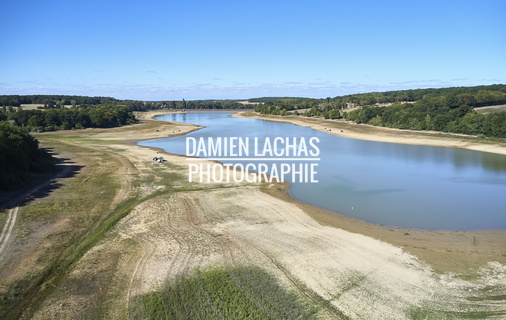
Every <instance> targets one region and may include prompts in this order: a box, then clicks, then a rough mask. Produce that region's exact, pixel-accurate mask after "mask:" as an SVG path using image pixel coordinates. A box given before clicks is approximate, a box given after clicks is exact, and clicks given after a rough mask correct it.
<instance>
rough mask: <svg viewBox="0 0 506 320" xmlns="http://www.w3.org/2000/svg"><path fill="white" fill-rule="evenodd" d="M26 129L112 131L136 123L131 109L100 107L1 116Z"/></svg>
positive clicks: (109, 106) (30, 111) (20, 111)
mask: <svg viewBox="0 0 506 320" xmlns="http://www.w3.org/2000/svg"><path fill="white" fill-rule="evenodd" d="M2 120H6V121H9V122H10V123H11V124H14V125H17V126H21V127H24V128H27V129H28V130H29V131H38V132H44V131H55V130H69V129H83V128H110V127H118V126H122V125H126V124H131V123H134V122H135V116H134V114H133V113H132V111H130V109H129V108H128V107H125V106H116V105H106V104H99V105H96V106H90V107H76V108H59V109H47V110H44V111H43V110H18V111H16V112H7V113H0V121H2Z"/></svg>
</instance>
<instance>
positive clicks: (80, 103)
mask: <svg viewBox="0 0 506 320" xmlns="http://www.w3.org/2000/svg"><path fill="white" fill-rule="evenodd" d="M22 104H40V105H41V106H40V109H62V108H64V107H65V106H72V107H88V106H94V105H99V104H107V105H120V106H126V107H128V108H130V110H132V111H148V110H161V109H175V110H182V109H248V108H250V107H249V106H248V105H244V104H242V103H239V102H237V101H235V100H190V101H186V100H185V99H182V100H177V101H176V100H166V101H139V100H120V99H115V98H111V97H87V96H70V95H0V107H1V106H4V107H20V106H21V105H22Z"/></svg>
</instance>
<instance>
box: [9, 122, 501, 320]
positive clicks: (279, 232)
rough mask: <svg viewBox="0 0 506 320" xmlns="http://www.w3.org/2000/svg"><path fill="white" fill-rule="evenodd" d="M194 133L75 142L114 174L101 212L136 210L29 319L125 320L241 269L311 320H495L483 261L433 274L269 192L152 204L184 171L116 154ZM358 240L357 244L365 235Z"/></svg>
mask: <svg viewBox="0 0 506 320" xmlns="http://www.w3.org/2000/svg"><path fill="white" fill-rule="evenodd" d="M194 129H195V128H194V127H191V126H186V125H169V124H166V123H161V122H158V121H145V122H144V123H143V124H141V125H136V126H132V127H126V128H117V129H112V130H88V131H85V132H83V135H88V140H86V143H87V147H92V148H95V149H94V150H99V151H103V152H107V153H108V154H110V155H111V157H113V158H114V159H116V161H117V163H118V165H119V168H118V169H117V173H118V176H119V179H118V183H119V188H118V191H117V192H116V196H115V197H114V198H113V200H112V203H111V208H112V207H114V205H115V204H117V203H121V202H122V201H125V200H127V199H129V198H131V197H133V196H141V197H147V198H146V200H145V201H143V202H141V203H139V204H138V205H136V206H135V207H134V209H133V210H132V211H131V212H130V213H129V214H128V215H127V216H126V217H125V218H123V219H122V220H120V221H119V222H118V223H117V224H116V225H115V227H114V228H113V229H112V230H110V231H109V233H108V234H107V236H106V237H105V238H104V239H103V240H102V241H100V242H99V243H98V244H97V245H95V246H94V247H93V248H92V249H90V250H89V251H88V252H87V253H86V254H85V255H84V256H83V257H82V258H81V259H80V260H79V261H78V262H77V263H76V264H75V265H74V266H73V268H72V269H71V270H69V271H68V274H67V275H66V276H65V278H64V279H63V280H62V281H60V283H59V284H58V286H57V287H56V288H54V290H53V291H52V292H51V294H50V295H48V296H47V298H46V299H45V300H44V301H43V302H42V304H41V305H40V307H39V308H38V310H37V312H36V313H35V316H34V318H35V319H52V318H55V319H90V318H106V319H126V318H128V317H129V315H130V314H131V313H132V309H134V308H136V305H135V303H134V302H135V300H136V299H137V297H139V296H140V295H142V294H145V293H148V292H151V291H153V290H156V289H159V288H161V287H162V286H163V285H164V284H165V283H166V281H167V280H170V279H174V278H176V277H179V276H184V275H187V274H190V273H192V272H193V271H194V270H196V269H199V268H200V269H203V268H204V269H205V268H208V267H216V266H226V267H234V266H244V265H247V266H258V267H261V268H263V269H266V270H267V271H268V272H270V273H271V274H272V275H274V276H275V277H276V279H278V280H279V281H280V283H281V284H282V285H283V286H285V287H286V288H288V289H289V290H292V291H294V292H298V294H299V295H300V296H301V297H303V298H304V299H305V300H307V301H310V302H311V303H313V304H315V305H316V306H317V308H318V309H317V310H319V311H318V313H317V316H318V317H319V318H322V319H340V318H345V317H349V318H351V319H410V318H426V317H428V318H432V319H440V318H446V317H449V318H455V317H457V318H458V317H459V316H461V317H466V315H470V314H471V315H480V313H481V312H483V314H486V315H491V314H493V313H496V312H499V313H501V314H503V315H504V312H505V310H506V306H505V304H504V298H502V299H488V298H487V297H499V298H501V297H503V295H504V294H505V291H506V267H505V266H504V265H503V264H502V263H499V262H495V261H494V259H489V258H490V256H487V259H486V260H483V263H482V264H481V268H480V269H479V270H474V272H473V273H474V277H473V278H472V279H469V280H464V279H462V278H461V277H458V276H457V275H455V274H452V273H436V272H434V271H433V270H432V268H431V266H429V265H428V264H426V263H425V262H424V261H423V260H419V259H418V258H416V257H415V256H413V255H410V254H408V253H407V252H405V251H403V250H402V249H401V248H399V247H396V246H394V245H391V244H389V243H387V242H384V241H380V240H377V239H374V238H372V237H369V236H367V235H363V234H359V233H353V232H349V231H346V230H344V229H342V228H336V227H333V226H331V225H330V223H327V224H326V225H324V224H322V223H320V222H318V221H321V220H315V219H313V218H312V216H311V215H310V214H311V212H310V211H311V209H310V208H309V207H308V206H301V205H300V204H298V203H296V202H294V201H290V200H287V199H286V198H284V197H286V193H284V192H283V188H284V186H282V185H277V184H271V185H264V186H262V185H252V184H235V185H234V184H227V185H220V184H206V185H202V184H201V185H199V184H193V185H190V186H189V187H188V188H186V189H181V190H179V189H177V187H178V186H176V187H175V190H176V191H175V192H171V193H163V194H161V195H158V196H156V195H155V193H156V192H158V191H159V190H163V188H164V187H165V185H164V181H163V180H160V179H159V178H160V177H162V176H164V175H165V174H172V173H180V174H182V175H183V176H186V175H187V171H186V170H187V164H188V161H187V160H186V159H185V158H184V157H180V156H174V155H167V154H164V157H165V158H166V159H167V160H168V162H167V163H164V164H159V163H156V162H154V161H152V160H151V159H152V157H153V156H154V155H155V154H156V153H157V152H159V151H155V150H151V149H148V148H143V147H140V146H137V145H134V144H131V143H127V144H124V143H118V142H120V141H118V140H123V141H132V140H135V139H138V140H140V139H143V138H155V137H162V136H167V135H176V134H182V133H183V132H188V131H191V130H194ZM83 141H84V140H83ZM83 143H85V142H83ZM177 184H181V185H184V184H185V182H181V181H179V182H177ZM64 187H65V186H63V188H64ZM278 193H282V194H284V195H281V196H279V195H277V194H278ZM273 195H277V196H273ZM22 213H23V212H22V210H20V214H22ZM338 220H339V218H338ZM346 223H348V224H349V223H352V224H353V222H349V221H347V222H346ZM333 224H334V225H335V223H333ZM359 229H360V228H359ZM360 230H362V231H363V233H365V234H367V232H368V230H369V227H361V229H360ZM429 249H430V248H429ZM478 249H479V248H477V249H476V250H478ZM10 254H11V255H15V254H16V253H15V252H11V253H10ZM466 254H467V253H466ZM492 256H493V255H492ZM488 261H490V262H488ZM33 263H35V262H33ZM27 267H29V266H27Z"/></svg>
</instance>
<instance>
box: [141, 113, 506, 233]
mask: <svg viewBox="0 0 506 320" xmlns="http://www.w3.org/2000/svg"><path fill="white" fill-rule="evenodd" d="M159 119H161V120H167V121H176V122H185V123H192V124H198V125H202V126H206V128H204V129H201V130H198V131H195V132H193V133H190V134H189V135H188V136H193V137H196V138H198V137H231V136H241V137H250V139H253V138H255V137H259V138H265V137H271V138H272V139H273V138H274V137H278V136H280V137H306V139H307V140H308V139H309V138H310V137H318V138H319V139H320V142H319V143H318V147H319V148H320V156H319V157H320V161H319V162H318V163H319V165H318V168H317V171H318V174H317V179H318V180H319V182H318V183H316V184H311V183H293V184H292V187H291V188H290V190H289V193H290V194H291V195H292V196H293V197H294V198H296V199H298V200H301V201H304V202H306V203H309V204H312V205H315V206H318V207H321V208H325V209H329V210H331V211H334V212H338V213H341V214H344V215H347V216H350V217H354V218H358V219H362V220H365V221H368V222H371V223H375V224H380V225H387V226H399V227H408V228H421V229H443V230H471V229H506V156H501V155H495V154H490V153H484V152H476V151H469V150H462V149H453V148H441V147H430V146H413V145H402V144H392V143H382V142H371V141H363V140H355V139H348V138H343V137H338V136H333V135H329V134H325V133H323V132H320V131H317V130H313V129H309V128H305V127H300V126H296V125H292V124H288V123H278V122H270V121H263V120H256V119H243V118H232V117H230V114H224V113H189V114H171V115H164V116H162V117H159ZM139 144H140V145H143V146H154V147H159V148H163V149H164V150H166V151H167V152H170V153H176V154H185V151H186V138H185V137H173V138H165V139H156V140H150V141H144V142H141V143H139Z"/></svg>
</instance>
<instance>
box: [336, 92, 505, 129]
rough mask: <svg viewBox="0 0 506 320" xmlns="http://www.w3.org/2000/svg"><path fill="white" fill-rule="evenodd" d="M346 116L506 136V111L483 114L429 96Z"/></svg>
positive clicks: (373, 122) (397, 125) (392, 125)
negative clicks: (432, 100)
mask: <svg viewBox="0 0 506 320" xmlns="http://www.w3.org/2000/svg"><path fill="white" fill-rule="evenodd" d="M344 116H345V118H346V119H347V120H351V121H354V122H356V123H367V124H371V125H375V126H383V127H390V128H398V129H410V130H435V131H443V132H453V133H463V134H470V135H484V136H487V137H500V138H506V112H498V113H491V114H488V115H483V114H480V113H478V112H476V111H474V109H473V108H472V107H470V106H468V105H461V106H455V107H449V106H440V107H432V106H431V105H430V104H428V103H426V100H420V101H418V102H416V103H413V104H408V103H403V104H401V103H396V104H393V105H391V106H388V107H364V108H361V109H356V110H353V111H350V112H347V113H345V114H344Z"/></svg>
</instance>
